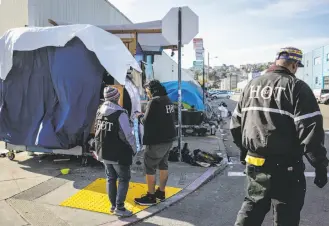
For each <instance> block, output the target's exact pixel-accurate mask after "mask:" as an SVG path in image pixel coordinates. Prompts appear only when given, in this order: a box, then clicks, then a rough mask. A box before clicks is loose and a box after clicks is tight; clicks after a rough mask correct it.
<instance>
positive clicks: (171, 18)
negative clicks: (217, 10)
mask: <svg viewBox="0 0 329 226" xmlns="http://www.w3.org/2000/svg"><path fill="white" fill-rule="evenodd" d="M180 8H181V13H182V44H183V45H185V44H188V43H189V42H190V41H191V40H192V39H193V38H194V37H195V36H196V35H197V34H198V33H199V17H198V15H196V14H195V13H194V12H193V11H192V10H191V9H190V8H189V7H187V6H184V7H180ZM178 11H179V7H175V8H172V9H171V10H170V11H169V12H168V13H167V14H166V15H165V17H164V18H163V19H162V35H163V37H164V38H165V39H166V40H167V41H168V42H169V43H170V44H172V45H176V44H177V43H178Z"/></svg>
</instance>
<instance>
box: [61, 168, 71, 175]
mask: <svg viewBox="0 0 329 226" xmlns="http://www.w3.org/2000/svg"><path fill="white" fill-rule="evenodd" d="M69 172H70V169H61V173H62V174H63V175H66V174H68V173H69Z"/></svg>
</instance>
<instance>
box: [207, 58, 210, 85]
mask: <svg viewBox="0 0 329 226" xmlns="http://www.w3.org/2000/svg"><path fill="white" fill-rule="evenodd" d="M209 55H210V54H209V52H208V68H207V81H209V67H210V63H209V59H210V57H209Z"/></svg>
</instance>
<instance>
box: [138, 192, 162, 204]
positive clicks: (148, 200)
mask: <svg viewBox="0 0 329 226" xmlns="http://www.w3.org/2000/svg"><path fill="white" fill-rule="evenodd" d="M135 203H137V204H138V205H141V206H152V205H154V204H156V203H157V201H156V197H155V194H153V195H152V194H150V193H147V194H146V195H144V196H142V197H141V198H136V199H135Z"/></svg>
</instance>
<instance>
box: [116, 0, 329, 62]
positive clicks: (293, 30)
mask: <svg viewBox="0 0 329 226" xmlns="http://www.w3.org/2000/svg"><path fill="white" fill-rule="evenodd" d="M110 2H111V3H112V4H113V5H115V6H116V7H117V8H118V9H119V10H120V11H122V12H123V13H124V14H125V15H126V16H127V17H129V18H130V19H131V20H132V21H133V22H145V21H151V20H159V19H162V18H163V17H164V16H165V14H166V13H167V12H168V11H169V10H170V8H171V7H177V6H189V7H190V8H191V9H192V10H193V11H194V12H195V13H196V14H197V15H198V16H199V34H198V35H197V36H196V37H200V38H203V39H204V46H205V48H206V52H207V51H209V52H210V58H211V60H210V65H211V66H214V65H221V64H234V65H240V64H246V63H257V62H266V61H272V60H273V58H274V57H275V54H276V51H277V50H278V49H279V48H281V47H284V46H295V47H297V48H300V49H302V50H303V51H304V52H307V51H310V50H312V49H314V48H317V47H321V46H323V45H328V44H329V28H328V25H329V0H110ZM214 57H218V58H214ZM194 58H195V57H194V51H193V45H192V43H190V44H189V45H186V46H185V47H184V50H183V62H182V65H183V67H185V68H187V67H190V66H192V64H193V60H194ZM212 58H214V59H212ZM206 63H207V61H206Z"/></svg>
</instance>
